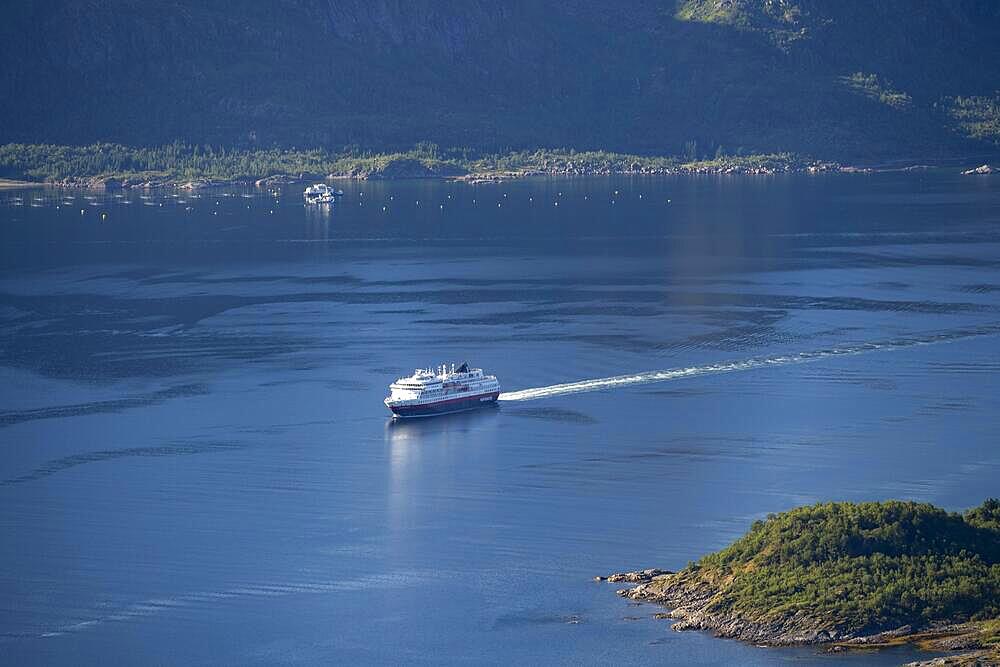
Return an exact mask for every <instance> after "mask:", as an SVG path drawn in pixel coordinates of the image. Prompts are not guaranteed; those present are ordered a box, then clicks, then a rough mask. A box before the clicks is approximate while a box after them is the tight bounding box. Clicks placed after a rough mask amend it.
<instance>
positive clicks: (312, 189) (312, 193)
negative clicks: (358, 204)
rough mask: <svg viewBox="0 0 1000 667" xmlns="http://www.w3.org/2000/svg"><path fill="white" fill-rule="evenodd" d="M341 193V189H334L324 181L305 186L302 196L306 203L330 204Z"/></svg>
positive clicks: (342, 192) (341, 194)
mask: <svg viewBox="0 0 1000 667" xmlns="http://www.w3.org/2000/svg"><path fill="white" fill-rule="evenodd" d="M343 194H344V191H343V190H334V189H333V188H331V187H330V186H329V185H327V184H326V183H316V184H314V185H310V186H309V187H307V188H306V190H305V192H304V193H303V196H304V197H305V199H306V203H307V204H332V203H333V202H334V201H336V199H337V197H342V196H343Z"/></svg>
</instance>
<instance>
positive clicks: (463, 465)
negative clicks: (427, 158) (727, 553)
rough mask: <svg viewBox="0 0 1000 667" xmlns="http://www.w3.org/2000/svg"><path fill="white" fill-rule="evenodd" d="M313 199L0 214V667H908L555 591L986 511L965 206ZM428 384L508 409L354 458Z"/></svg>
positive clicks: (999, 358) (974, 281)
mask: <svg viewBox="0 0 1000 667" xmlns="http://www.w3.org/2000/svg"><path fill="white" fill-rule="evenodd" d="M344 189H345V190H346V191H347V194H346V196H345V198H344V200H343V202H341V203H340V204H338V205H337V206H336V207H334V208H333V209H332V210H329V211H320V210H310V209H306V208H304V207H303V206H302V205H301V199H300V194H299V188H296V189H292V190H289V191H288V192H287V193H286V194H285V196H282V197H277V198H276V197H272V196H260V195H256V194H254V193H251V192H243V191H234V192H213V193H210V194H203V195H202V196H201V197H192V196H190V195H189V194H186V193H185V194H183V195H180V196H173V195H170V194H168V193H160V194H151V195H150V196H149V198H148V199H144V198H141V197H140V195H139V194H138V193H133V194H128V195H125V196H123V197H114V196H105V195H85V194H83V193H80V192H72V191H57V190H25V191H14V192H4V193H2V194H0V240H2V246H0V261H2V265H0V382H2V384H0V387H2V389H0V392H2V393H0V524H2V526H0V531H2V532H0V535H2V543H0V661H2V662H5V663H9V664H40V663H47V664H71V665H82V664H116V663H117V664H121V663H140V664H142V663H157V664H247V663H263V664H273V663H289V664H310V663H322V664H330V663H346V662H355V663H380V662H391V663H425V664H442V663H499V664H509V663H512V662H521V663H558V664H607V663H622V662H628V663H666V664H706V665H714V664H760V665H767V664H779V663H780V664H783V663H796V664H823V665H826V664H833V663H850V664H857V665H860V664H862V663H863V664H866V665H867V664H877V663H880V664H898V663H900V662H904V661H906V660H908V659H913V658H914V657H915V656H916V655H917V654H916V653H914V652H913V651H911V650H903V651H897V652H890V653H884V654H881V655H878V656H871V655H866V656H863V657H853V658H851V657H834V656H826V655H823V654H821V653H818V652H817V651H816V650H815V649H809V648H804V649H787V650H774V649H762V648H756V647H752V646H746V645H743V644H739V643H737V642H731V641H725V640H718V639H713V638H711V637H708V636H706V635H703V634H698V633H677V632H672V631H671V630H670V629H669V626H668V623H667V622H665V621H658V620H654V619H653V618H652V615H653V613H655V612H656V611H659V610H658V609H657V608H654V607H650V606H632V605H631V604H629V603H628V602H626V601H623V600H622V599H620V598H618V597H616V596H615V594H614V588H615V587H614V586H613V585H605V584H596V583H594V582H593V581H592V580H591V579H592V577H593V576H594V575H597V574H606V573H608V572H611V571H615V570H620V569H626V568H627V569H632V568H640V567H650V566H658V567H666V568H679V567H682V566H683V565H685V564H686V563H687V562H688V561H690V560H693V559H696V558H698V557H699V556H700V555H702V554H704V553H706V552H708V551H711V550H714V549H717V548H720V547H722V546H723V545H725V544H727V543H728V542H730V541H731V540H733V539H734V538H736V537H737V536H739V535H740V534H742V533H743V532H744V531H745V530H746V529H747V527H748V526H749V524H750V523H751V522H752V521H753V520H755V519H757V518H760V517H762V516H764V515H766V514H767V513H768V512H776V511H781V510H785V509H789V508H791V507H794V506H797V505H801V504H804V503H812V502H816V501H821V500H824V501H825V500H869V499H884V498H905V499H914V500H920V501H929V502H933V503H937V504H940V505H942V506H945V507H947V508H949V509H953V510H961V509H964V508H967V507H970V506H973V505H977V504H979V503H980V502H982V500H983V499H984V498H985V497H986V496H988V495H997V494H998V493H1000V488H998V484H997V479H1000V451H998V449H997V443H998V442H1000V437H998V436H1000V420H998V419H997V414H998V410H1000V398H998V397H1000V379H998V372H997V371H998V370H1000V335H998V331H1000V179H997V178H991V177H981V178H979V177H977V178H970V177H960V176H956V175H953V174H951V173H944V172H923V173H908V174H881V175H835V176H821V177H807V176H796V177H776V178H720V179H716V178H687V179H678V180H672V179H656V180H636V179H587V180H526V181H521V182H516V183H508V184H501V185H484V186H467V185H461V184H445V183H438V182H400V183H384V184H379V183H362V184H345V185H344ZM88 197H89V198H88ZM126 202H128V203H126ZM418 202H419V203H418ZM557 204H558V205H557ZM465 359H468V360H469V361H471V362H473V363H475V364H476V365H481V366H483V367H484V368H486V369H487V370H489V371H491V372H495V373H496V374H497V375H498V376H499V378H500V380H501V382H502V385H503V388H504V390H505V391H507V392H509V393H508V394H507V395H506V396H505V398H508V399H511V400H505V401H503V402H502V404H501V405H500V407H498V408H497V409H495V410H484V411H480V412H473V413H467V414H463V415H456V416H452V417H445V418H440V419H431V420H423V421H416V422H412V423H406V422H404V423H392V422H390V421H389V419H388V413H387V412H386V410H385V408H384V406H383V405H382V404H381V400H382V398H383V396H384V395H385V389H386V385H387V384H388V383H389V382H390V381H392V380H393V379H395V378H396V377H397V376H399V375H403V374H407V373H409V372H410V371H411V370H412V369H413V368H414V367H417V366H428V365H435V364H438V363H441V362H446V361H447V362H451V361H456V362H458V361H462V360H465ZM654 371H663V372H662V373H660V374H655V373H652V372H654ZM614 376H625V377H624V378H618V379H617V380H612V381H607V380H604V378H609V377H614ZM652 380H659V381H657V382H652ZM580 381H588V382H584V383H583V384H580ZM562 383H576V384H571V385H570V386H569V387H568V388H567V387H553V385H558V384H562Z"/></svg>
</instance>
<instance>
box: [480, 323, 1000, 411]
mask: <svg viewBox="0 0 1000 667" xmlns="http://www.w3.org/2000/svg"><path fill="white" fill-rule="evenodd" d="M997 334H1000V325H989V326H981V327H972V328H967V329H952V330H949V331H945V332H937V333H926V334H919V335H914V336H910V337H906V338H896V339H892V340H885V341H875V342H866V343H857V344H853V345H846V346H842V347H830V348H824V349H821V350H813V351H809V352H796V353H793V354H782V355H777V356H770V357H752V358H750V359H744V360H740V361H723V362H719V363H715V364H707V365H705V366H689V367H687V368H671V369H667V370H660V371H646V372H645V373H635V374H632V375H615V376H612V377H606V378H595V379H592V380H580V381H578V382H567V383H564V384H553V385H549V386H548V387H533V388H531V389H519V390H517V391H508V392H503V393H502V394H500V396H499V398H498V399H497V400H500V401H533V400H536V399H539V398H549V397H551V396H562V395H565V394H579V393H583V392H587V391H603V390H605V389H615V388H618V387H628V386H631V385H637V384H650V383H653V382H667V381H669V380H679V379H682V378H689V377H697V376H700V375H716V374H719V373H733V372H736V371H750V370H755V369H758V368H770V367H772V366H789V365H792V364H802V363H807V362H810V361H819V360H821V359H829V358H830V357H846V356H852V355H857V354H865V353H868V352H877V351H889V350H899V349H904V348H910V347H917V346H919V345H933V344H935V343H950V342H953V341H957V340H963V339H966V338H975V337H979V336H994V335H997Z"/></svg>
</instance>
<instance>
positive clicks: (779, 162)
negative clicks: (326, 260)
mask: <svg viewBox="0 0 1000 667" xmlns="http://www.w3.org/2000/svg"><path fill="white" fill-rule="evenodd" d="M927 168H930V166H928V165H915V166H911V167H903V168H894V169H882V168H875V167H859V166H852V165H844V164H840V163H838V162H824V161H819V160H802V159H783V158H781V159H779V158H772V157H759V158H721V159H716V160H710V161H696V162H686V163H664V162H663V161H661V160H642V159H638V158H634V159H631V160H626V159H617V160H602V161H588V160H573V159H571V158H564V157H559V158H552V159H542V160H540V161H539V163H538V164H537V165H533V166H530V167H523V168H510V169H505V168H480V167H479V166H478V165H476V164H472V165H470V166H469V167H468V168H466V167H464V166H462V165H459V164H456V163H454V162H448V161H431V160H420V159H415V158H402V157H400V158H392V159H388V160H382V161H379V160H375V161H369V162H365V163H360V162H359V163H356V164H353V165H351V166H349V167H347V168H345V169H342V170H338V171H334V172H331V173H328V174H322V173H314V172H299V173H294V174H289V173H278V174H272V175H269V176H264V177H261V178H253V177H238V178H232V179H221V178H175V177H170V176H164V175H130V176H115V175H107V174H102V175H96V176H70V177H67V178H62V179H57V180H50V181H46V182H44V183H34V184H36V185H41V184H44V185H52V186H56V187H63V188H81V189H87V190H103V191H116V190H128V189H142V190H155V189H177V190H189V191H196V190H204V189H211V188H218V187H238V186H242V187H249V186H253V187H257V188H261V189H268V190H271V189H274V188H279V187H281V186H285V185H289V184H295V183H303V182H309V181H323V180H327V181H329V180H338V179H349V180H404V179H407V180H408V179H441V180H451V181H455V182H461V183H467V184H470V185H476V184H480V183H501V182H505V181H511V180H517V179H521V178H528V177H532V176H536V177H537V176H555V177H577V176H688V175H699V176H708V175H719V176H727V175H743V176H747V175H754V176H774V175H778V174H820V173H844V174H858V173H876V172H880V171H909V170H915V169H927ZM998 172H1000V169H997V168H994V167H990V166H989V165H986V164H984V165H982V166H980V167H976V168H973V169H967V170H963V171H961V173H962V174H965V175H982V174H995V173H998Z"/></svg>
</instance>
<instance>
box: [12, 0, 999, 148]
mask: <svg viewBox="0 0 1000 667" xmlns="http://www.w3.org/2000/svg"><path fill="white" fill-rule="evenodd" d="M997 62H1000V5H997V4H996V3H993V2H991V1H990V0H966V1H964V2H947V1H945V0H940V1H937V2H932V1H931V0H923V1H922V2H912V1H910V0H882V1H881V2H876V3H870V2H846V3H827V2H821V1H820V0H795V1H794V2H792V1H788V0H681V1H680V2H648V1H645V0H631V1H627V2H620V3H599V2H596V1H594V0H564V1H562V2H551V3H507V2H496V1H486V0H466V1H460V0H423V1H419V0H417V1H414V2H401V1H399V0H283V1H281V2H266V3H265V2H261V1H259V0H256V1H255V0H243V1H240V2H236V1H234V0H220V1H219V2H212V3H199V2H194V1H193V0H172V1H166V2H158V3H147V2H139V1H137V0H93V1H92V2H88V3H78V2H70V1H69V0H36V1H35V2H31V3H17V4H16V5H15V6H13V7H10V8H7V9H6V10H5V21H4V22H3V23H0V95H2V97H3V101H2V103H0V141H53V142H73V143H75V142H88V141H95V140H114V141H122V142H128V143H161V142H166V141H171V140H174V139H183V140H187V141H197V142H212V143H223V144H235V145H247V144H253V143H257V144H264V145H270V144H272V143H278V144H284V145H299V146H302V145H306V144H308V145H327V146H342V145H345V144H351V143H356V144H360V145H363V146H366V147H371V148H380V149H384V148H398V147H401V146H409V145H412V144H413V143H414V142H416V141H420V140H430V141H436V142H438V143H440V144H442V145H446V146H469V147H473V148H477V149H484V150H496V149H502V148H516V147H523V146H531V145H541V146H571V147H576V148H597V147H600V148H610V149H618V150H629V151H655V152H660V153H664V152H667V153H679V152H683V151H688V152H694V153H696V154H699V155H704V154H708V153H712V152H714V151H716V150H718V149H719V147H722V150H723V151H726V152H736V151H737V150H738V149H741V148H742V149H743V150H744V151H757V150H798V151H805V152H810V153H814V154H817V155H823V156H829V157H844V156H865V155H872V156H875V155H889V154H900V153H907V154H927V153H928V152H932V151H937V150H944V151H958V150H969V148H968V146H967V145H965V144H964V143H963V140H962V139H961V138H960V135H959V133H957V132H956V131H955V126H956V124H955V123H954V120H953V118H952V116H951V115H949V111H948V109H949V105H950V104H952V102H951V99H952V98H953V97H955V96H974V97H975V98H976V99H986V100H988V99H992V98H991V96H992V95H994V94H996V93H995V91H996V90H997V89H1000V66H998V65H997V64H996V63H997ZM984 108H988V105H987V107H984ZM981 139H982V138H981ZM986 141H987V143H989V141H991V138H990V137H988V136H987V137H986Z"/></svg>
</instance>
